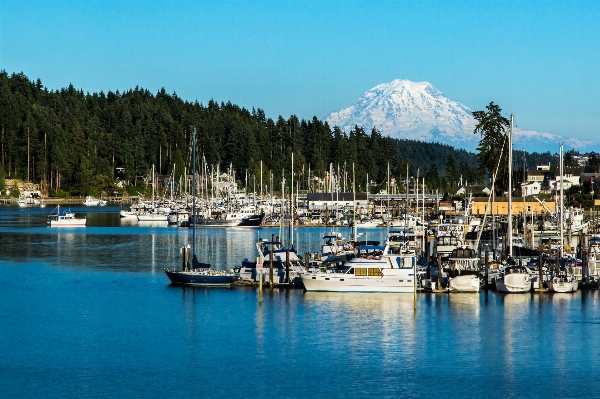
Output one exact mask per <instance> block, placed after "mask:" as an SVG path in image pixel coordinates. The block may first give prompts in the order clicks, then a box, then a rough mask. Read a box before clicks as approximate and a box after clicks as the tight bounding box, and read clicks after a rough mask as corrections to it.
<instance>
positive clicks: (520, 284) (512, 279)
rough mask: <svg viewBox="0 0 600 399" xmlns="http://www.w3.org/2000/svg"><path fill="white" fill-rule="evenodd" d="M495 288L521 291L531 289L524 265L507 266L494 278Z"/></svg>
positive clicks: (502, 290)
mask: <svg viewBox="0 0 600 399" xmlns="http://www.w3.org/2000/svg"><path fill="white" fill-rule="evenodd" d="M496 290H497V291H500V292H508V293H522V292H529V291H530V290H531V275H530V274H529V272H528V271H527V268H526V267H525V266H507V267H505V268H504V271H503V272H501V273H500V276H498V277H497V278H496Z"/></svg>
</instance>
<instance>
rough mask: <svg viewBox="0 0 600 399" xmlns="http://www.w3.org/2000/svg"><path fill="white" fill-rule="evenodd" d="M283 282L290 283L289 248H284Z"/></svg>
mask: <svg viewBox="0 0 600 399" xmlns="http://www.w3.org/2000/svg"><path fill="white" fill-rule="evenodd" d="M285 282H286V283H287V284H289V283H290V250H289V249H286V250H285Z"/></svg>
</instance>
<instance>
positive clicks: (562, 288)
mask: <svg viewBox="0 0 600 399" xmlns="http://www.w3.org/2000/svg"><path fill="white" fill-rule="evenodd" d="M548 285H549V287H548V288H550V291H553V292H575V291H577V287H578V285H579V283H578V282H577V281H562V282H561V281H551V282H550V283H549V284H548Z"/></svg>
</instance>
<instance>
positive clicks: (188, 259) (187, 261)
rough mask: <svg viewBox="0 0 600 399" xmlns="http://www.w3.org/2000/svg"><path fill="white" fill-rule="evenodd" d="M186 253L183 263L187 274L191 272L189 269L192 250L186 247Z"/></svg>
mask: <svg viewBox="0 0 600 399" xmlns="http://www.w3.org/2000/svg"><path fill="white" fill-rule="evenodd" d="M185 252H186V261H185V271H186V272H189V271H190V270H191V268H190V261H191V259H192V248H190V247H189V245H188V247H187V248H186V249H185Z"/></svg>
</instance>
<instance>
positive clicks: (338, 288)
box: [300, 245, 417, 293]
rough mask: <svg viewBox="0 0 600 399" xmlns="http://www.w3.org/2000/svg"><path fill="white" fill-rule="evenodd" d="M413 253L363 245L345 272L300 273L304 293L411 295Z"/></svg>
mask: <svg viewBox="0 0 600 399" xmlns="http://www.w3.org/2000/svg"><path fill="white" fill-rule="evenodd" d="M416 264H417V257H416V254H415V253H411V252H405V253H400V254H392V253H390V250H389V245H386V246H385V247H381V246H374V245H365V246H360V247H358V248H357V250H356V256H355V257H354V258H352V259H350V260H349V261H347V262H346V264H345V270H344V271H341V272H340V271H330V270H325V271H318V272H312V273H311V272H304V273H300V277H301V278H302V283H303V284H304V288H305V289H306V291H332V292H398V293H402V292H406V293H409V292H414V291H415V286H416V280H415V270H416Z"/></svg>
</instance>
